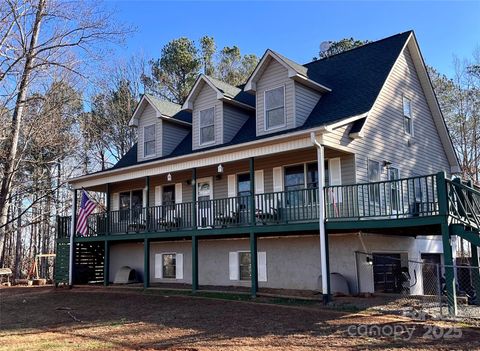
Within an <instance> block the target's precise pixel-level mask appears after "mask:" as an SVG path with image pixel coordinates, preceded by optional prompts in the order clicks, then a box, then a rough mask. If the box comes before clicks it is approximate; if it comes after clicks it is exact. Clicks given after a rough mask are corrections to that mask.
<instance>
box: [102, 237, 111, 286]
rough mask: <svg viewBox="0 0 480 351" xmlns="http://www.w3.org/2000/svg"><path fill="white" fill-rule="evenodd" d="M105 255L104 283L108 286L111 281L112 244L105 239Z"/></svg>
mask: <svg viewBox="0 0 480 351" xmlns="http://www.w3.org/2000/svg"><path fill="white" fill-rule="evenodd" d="M104 251H105V252H104V255H103V285H104V286H108V284H109V283H110V245H109V243H108V241H107V239H105V248H104Z"/></svg>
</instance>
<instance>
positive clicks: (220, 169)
mask: <svg viewBox="0 0 480 351" xmlns="http://www.w3.org/2000/svg"><path fill="white" fill-rule="evenodd" d="M217 171H218V173H223V165H222V164H221V163H220V164H219V165H218V167H217Z"/></svg>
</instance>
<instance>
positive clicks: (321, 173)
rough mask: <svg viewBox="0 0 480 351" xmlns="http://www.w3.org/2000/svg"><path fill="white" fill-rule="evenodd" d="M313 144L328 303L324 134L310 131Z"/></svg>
mask: <svg viewBox="0 0 480 351" xmlns="http://www.w3.org/2000/svg"><path fill="white" fill-rule="evenodd" d="M310 139H311V141H312V144H313V145H314V146H315V147H316V148H317V163H318V170H317V172H318V211H319V213H318V228H319V232H320V262H321V272H322V295H323V301H324V302H325V303H326V302H328V301H329V299H330V293H329V292H330V277H329V274H330V273H329V267H328V247H327V245H328V240H327V234H326V230H325V196H324V191H323V189H324V187H325V169H324V167H323V165H324V164H325V157H324V151H323V149H324V147H323V144H322V142H323V135H320V141H318V140H317V138H316V136H315V133H314V132H312V133H310Z"/></svg>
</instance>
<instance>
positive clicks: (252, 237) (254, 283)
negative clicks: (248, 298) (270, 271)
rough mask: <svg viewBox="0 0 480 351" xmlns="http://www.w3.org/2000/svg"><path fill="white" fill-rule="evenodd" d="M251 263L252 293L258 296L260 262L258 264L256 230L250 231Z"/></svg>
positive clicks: (253, 295)
mask: <svg viewBox="0 0 480 351" xmlns="http://www.w3.org/2000/svg"><path fill="white" fill-rule="evenodd" d="M250 264H251V269H250V271H251V279H252V285H251V289H250V291H251V295H252V297H257V292H258V264H257V235H256V234H255V232H253V231H251V232H250Z"/></svg>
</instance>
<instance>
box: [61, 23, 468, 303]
mask: <svg viewBox="0 0 480 351" xmlns="http://www.w3.org/2000/svg"><path fill="white" fill-rule="evenodd" d="M130 125H131V126H132V127H134V128H136V129H137V131H138V143H137V144H136V145H135V146H134V147H133V148H132V149H131V150H130V151H129V152H128V153H127V154H126V155H125V156H124V157H123V158H122V159H121V160H120V161H119V162H118V163H117V164H116V165H115V166H113V167H112V168H111V169H107V170H105V171H101V172H97V173H93V174H86V175H83V176H80V177H77V178H74V179H71V180H70V184H71V186H72V187H73V188H74V189H75V190H74V199H75V201H74V206H75V208H74V211H73V221H72V219H71V217H64V218H59V224H58V228H59V239H58V252H59V257H62V259H61V260H59V262H60V263H59V264H58V265H57V281H58V282H59V281H62V280H67V278H68V274H67V272H68V268H70V274H71V275H70V283H72V282H73V283H76V282H86V281H93V280H96V281H104V282H105V284H109V283H111V282H112V281H113V278H114V276H115V274H116V272H117V271H118V270H119V269H120V268H121V267H124V266H128V267H131V268H132V269H135V271H136V273H137V276H138V279H139V280H140V281H142V282H143V284H144V286H145V287H149V286H162V284H168V286H177V287H184V286H188V287H189V288H190V287H191V289H193V290H194V291H196V290H197V289H199V287H200V288H201V287H202V286H203V287H205V286H214V287H216V288H221V287H230V286H234V287H244V288H250V289H251V292H252V294H253V295H255V294H256V293H257V291H258V289H260V290H262V289H289V290H308V291H318V290H319V289H320V286H322V288H321V289H322V291H323V293H324V295H325V297H328V295H329V293H330V292H331V291H330V290H331V289H329V286H330V277H331V276H330V274H329V272H331V273H337V277H338V276H340V277H341V279H343V281H344V282H345V281H346V283H347V284H348V286H349V290H350V292H352V293H355V292H374V291H376V290H378V289H381V288H382V289H386V286H385V284H386V283H385V281H383V282H382V281H377V280H376V279H377V278H376V277H377V276H378V275H379V274H376V272H374V271H373V270H370V271H367V272H369V273H367V274H363V275H362V276H360V275H359V274H360V273H359V269H358V266H359V265H367V264H368V263H369V262H367V261H369V260H371V259H372V257H371V256H372V255H373V259H375V255H381V254H389V255H390V256H392V257H396V258H398V262H399V263H398V265H400V264H401V262H403V261H406V260H410V259H415V260H420V259H422V254H424V255H430V256H429V259H433V260H434V261H435V260H438V262H440V260H441V261H442V262H445V263H446V264H448V263H451V262H452V251H451V245H450V240H449V239H450V235H451V233H452V231H451V227H450V224H451V221H449V218H451V217H452V216H454V215H456V218H457V222H456V223H457V224H458V223H463V224H464V226H463V227H462V228H463V229H465V230H463V229H458V233H457V232H456V234H455V235H460V236H462V237H467V236H468V234H465V233H464V232H467V231H468V230H467V229H466V228H467V226H468V225H473V224H472V223H471V222H468V218H467V219H465V216H462V213H460V212H459V211H457V212H455V213H451V209H452V208H453V207H452V206H453V204H454V203H453V202H452V201H453V200H451V199H450V197H448V196H447V194H449V193H448V192H447V190H446V188H447V187H450V188H451V189H453V187H455V186H456V184H457V183H455V182H452V181H450V180H449V179H450V178H451V176H452V175H453V174H455V173H457V172H459V164H458V161H457V158H456V155H455V152H454V149H453V146H452V142H451V140H450V138H449V134H448V131H447V128H446V125H445V122H444V120H443V117H442V114H441V111H440V109H439V106H438V103H437V100H436V98H435V95H434V92H433V89H432V86H431V83H430V80H429V78H428V75H427V72H426V69H425V64H424V62H423V59H422V56H421V53H420V50H419V47H418V43H417V40H416V38H415V35H414V33H413V32H412V31H409V32H405V33H401V34H397V35H393V36H391V37H388V38H385V39H382V40H379V41H375V42H372V43H369V44H366V45H364V46H361V47H359V48H356V49H353V50H350V51H347V52H344V53H341V54H337V55H334V56H332V57H329V58H326V59H322V60H318V61H313V62H310V63H307V64H304V65H300V64H298V63H296V62H293V61H292V60H290V59H288V58H286V57H284V56H282V55H280V54H279V53H277V52H275V51H272V50H267V51H266V52H265V54H264V55H263V57H262V58H261V60H260V62H259V64H258V66H257V67H256V68H255V70H254V72H253V73H252V75H251V76H250V77H249V79H248V81H246V82H245V84H244V85H242V86H238V87H234V86H230V85H228V84H226V83H224V82H221V81H218V80H217V79H214V78H212V77H208V76H205V75H200V76H199V77H198V79H197V80H196V82H195V84H194V86H193V88H192V90H191V91H190V94H189V95H188V98H187V99H186V101H185V103H184V104H183V105H182V106H180V105H177V104H173V103H170V102H165V101H162V100H159V99H158V98H155V97H153V96H150V95H147V94H146V95H144V96H143V97H142V99H141V101H140V102H139V104H138V106H137V108H136V110H135V112H134V114H133V116H132V119H131V122H130ZM460 185H461V186H463V187H465V188H467V189H470V188H469V187H467V186H466V185H464V184H460V183H458V186H460ZM81 189H86V190H87V191H95V192H102V193H105V195H106V209H107V210H106V212H101V213H97V214H94V215H91V216H90V218H89V235H88V236H86V237H83V236H82V237H80V236H77V235H72V236H71V235H70V234H71V233H72V229H73V228H74V224H75V214H76V209H77V208H78V207H77V206H78V205H77V198H78V195H77V194H78V193H79V192H80V191H81ZM448 201H450V203H449V202H448ZM462 221H463V222H462ZM467 222H468V223H467ZM73 233H75V230H74V229H73ZM462 233H463V234H462ZM70 237H71V239H69V238H70ZM469 238H470V240H473V242H474V243H476V242H477V241H475V240H477V239H472V238H471V237H469ZM69 250H70V253H71V254H70V257H72V260H71V266H70V267H68V264H67V263H68V257H69ZM322 252H323V255H322V254H321V253H322ZM475 252H476V250H475ZM358 253H364V254H366V255H367V259H365V257H364V258H361V257H362V256H361V255H360V256H359V255H358ZM442 253H443V256H439V254H442ZM432 254H433V256H431V255H432ZM435 254H437V256H435ZM378 257H380V256H378ZM432 257H433V258H432ZM72 271H73V273H74V274H73V273H72ZM377 273H378V272H377ZM446 275H447V284H450V283H452V282H453V273H452V272H450V271H449V270H447V271H446ZM72 280H73V281H72ZM452 284H453V283H452ZM448 286H450V285H448ZM415 289H419V290H418V291H412V293H422V288H421V286H420V285H419V287H416V288H415ZM452 289H453V288H452ZM453 290H454V289H453ZM453 290H449V293H451V294H454V293H455V292H454V291H453Z"/></svg>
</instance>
